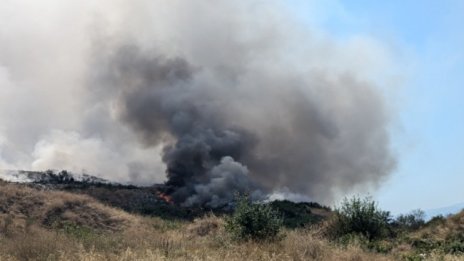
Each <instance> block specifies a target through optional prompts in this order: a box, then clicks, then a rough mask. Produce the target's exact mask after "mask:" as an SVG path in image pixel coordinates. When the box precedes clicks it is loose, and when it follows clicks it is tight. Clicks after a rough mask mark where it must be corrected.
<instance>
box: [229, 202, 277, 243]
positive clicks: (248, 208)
mask: <svg viewBox="0 0 464 261" xmlns="http://www.w3.org/2000/svg"><path fill="white" fill-rule="evenodd" d="M281 227H282V219H281V218H280V216H279V213H278V212H277V211H275V210H274V209H273V208H272V207H271V206H269V205H267V204H253V203H251V202H250V200H249V199H248V198H247V197H240V198H239V199H238V202H237V205H236V208H235V211H234V213H233V215H232V216H231V217H229V218H227V219H226V230H227V231H229V232H230V233H231V234H232V236H233V237H234V238H235V239H239V240H243V239H245V240H247V239H251V240H256V241H262V240H275V239H276V238H277V236H278V234H279V232H280V229H281Z"/></svg>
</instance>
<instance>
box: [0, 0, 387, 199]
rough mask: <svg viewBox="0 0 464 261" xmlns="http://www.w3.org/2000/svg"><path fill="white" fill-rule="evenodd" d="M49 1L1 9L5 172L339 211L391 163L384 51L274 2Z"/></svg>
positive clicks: (0, 152)
mask: <svg viewBox="0 0 464 261" xmlns="http://www.w3.org/2000/svg"><path fill="white" fill-rule="evenodd" d="M46 2H47V3H48V5H47V4H43V3H42V4H38V3H37V4H35V3H29V2H28V1H17V2H16V1H15V2H14V3H13V2H11V3H8V4H6V8H5V10H6V11H5V10H3V9H2V11H0V17H10V16H11V17H10V20H7V19H5V18H2V19H5V21H4V22H5V23H7V24H9V25H10V26H9V27H8V28H7V29H3V30H1V31H0V102H1V105H0V125H1V126H2V127H0V167H3V168H33V169H44V168H54V169H56V168H65V169H70V170H72V171H82V170H85V171H88V172H90V173H91V174H94V175H99V176H101V177H104V178H109V179H112V180H116V181H122V182H133V183H139V184H149V183H153V182H159V181H162V180H163V176H164V173H166V174H167V179H166V184H167V185H168V186H169V191H168V195H169V196H170V197H172V199H173V200H174V201H175V202H178V203H181V204H184V205H207V206H212V207H215V206H219V205H222V204H225V203H227V202H229V201H230V200H231V199H232V197H233V196H234V193H236V192H242V193H245V192H246V193H250V194H251V195H252V196H253V197H255V198H257V199H258V198H263V197H265V196H266V195H268V194H270V193H273V192H275V191H288V192H289V193H290V192H291V193H296V194H301V195H306V196H308V197H311V198H313V199H315V200H322V201H326V202H327V201H328V200H331V198H332V197H333V196H334V195H335V194H336V193H337V192H344V191H350V190H352V189H353V188H356V187H359V186H364V185H376V184H378V183H379V182H380V181H382V180H383V179H384V178H385V177H386V176H387V175H388V174H389V173H390V171H391V170H392V168H393V167H394V159H393V157H392V155H391V152H390V144H389V134H388V126H389V116H388V108H387V107H386V103H385V102H384V98H383V96H382V92H381V91H380V89H379V88H376V87H375V86H374V85H375V83H376V81H379V79H381V78H382V70H383V69H385V67H386V66H387V65H388V63H389V62H388V61H389V58H388V53H387V51H386V50H385V49H384V48H383V47H382V46H381V45H380V44H379V43H377V42H375V41H374V40H372V39H369V38H366V37H356V38H354V39H352V40H349V41H345V42H344V43H337V42H336V41H333V40H330V39H328V38H327V37H325V36H323V35H322V34H321V33H318V32H317V30H310V29H307V28H305V26H302V25H300V24H298V23H297V22H296V21H293V20H292V18H291V16H290V15H289V13H287V11H285V9H284V8H283V7H282V6H280V4H279V3H278V2H274V1H266V2H262V1H161V0H159V1H146V0H136V1H99V3H98V4H96V3H84V2H85V1H82V3H74V2H72V1H57V0H48V1H46ZM88 2H92V1H88ZM35 8H39V9H40V8H42V9H44V10H45V11H44V12H45V14H44V15H42V16H40V18H39V17H37V16H34V15H35V14H37V12H38V11H36V9H35ZM42 11H43V10H42ZM3 28H4V27H3Z"/></svg>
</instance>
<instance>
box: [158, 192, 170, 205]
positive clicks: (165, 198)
mask: <svg viewBox="0 0 464 261" xmlns="http://www.w3.org/2000/svg"><path fill="white" fill-rule="evenodd" d="M156 195H157V196H158V197H159V198H161V199H162V200H163V201H164V202H166V203H169V204H174V201H173V200H172V197H171V196H169V195H168V194H166V193H163V192H161V191H157V192H156Z"/></svg>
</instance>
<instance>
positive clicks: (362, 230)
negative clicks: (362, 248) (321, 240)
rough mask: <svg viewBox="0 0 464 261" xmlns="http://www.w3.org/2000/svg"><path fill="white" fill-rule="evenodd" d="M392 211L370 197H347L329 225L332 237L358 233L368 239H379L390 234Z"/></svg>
mask: <svg viewBox="0 0 464 261" xmlns="http://www.w3.org/2000/svg"><path fill="white" fill-rule="evenodd" d="M389 221H390V213H389V212H388V211H382V210H380V209H379V208H378V206H377V204H376V203H375V201H373V200H372V199H371V198H370V197H366V198H364V199H361V198H359V197H353V198H351V199H347V198H345V199H344V200H343V202H342V204H341V206H340V208H338V209H336V210H335V217H334V220H333V222H332V223H331V225H330V226H329V234H330V235H331V236H332V237H341V236H345V235H349V234H358V235H362V236H364V237H366V238H367V239H368V240H374V239H379V238H382V237H385V236H387V235H388V234H389Z"/></svg>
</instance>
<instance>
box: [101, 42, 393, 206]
mask: <svg viewBox="0 0 464 261" xmlns="http://www.w3.org/2000/svg"><path fill="white" fill-rule="evenodd" d="M224 48H225V49H227V46H225V47H224ZM104 59H105V62H104V64H105V66H106V67H105V66H103V68H101V72H100V74H99V75H98V77H99V78H98V80H97V81H96V86H97V87H96V88H98V87H100V88H102V86H106V88H109V89H112V90H113V91H117V92H118V93H119V96H118V99H117V101H118V102H117V111H118V113H119V116H120V119H121V120H122V121H123V122H124V123H126V124H128V125H129V126H130V127H131V128H132V129H133V130H134V131H135V132H137V133H138V134H139V137H140V141H141V142H143V143H144V144H145V145H146V146H153V145H156V144H159V143H163V144H164V149H163V156H162V159H163V161H164V163H165V164H166V173H167V177H168V180H167V182H166V184H167V185H168V186H169V187H170V188H171V190H170V191H169V193H171V195H172V196H173V198H174V200H175V201H176V202H180V203H182V204H185V205H195V204H198V205H207V206H212V207H217V206H219V205H222V204H226V203H227V202H230V201H231V200H232V198H233V195H234V193H236V192H239V193H251V194H252V195H254V196H255V197H256V198H262V197H263V194H262V193H270V192H271V191H273V190H275V189H279V188H289V189H290V190H291V191H295V192H297V193H302V194H305V195H310V196H316V194H315V193H317V194H324V195H325V194H328V193H330V188H333V187H349V186H355V185H357V184H359V183H363V182H365V181H372V180H374V181H375V180H377V179H380V178H381V177H382V176H383V175H386V174H387V173H388V172H389V170H390V168H391V166H392V162H391V159H390V156H389V153H388V150H387V145H388V137H387V132H386V129H385V120H386V118H385V115H384V113H385V112H384V111H383V110H384V109H383V108H382V106H383V105H382V99H381V97H380V96H379V95H378V94H377V93H376V92H375V90H374V89H373V88H371V87H370V86H368V85H367V84H364V83H360V82H358V81H356V80H355V79H353V78H352V77H351V76H349V75H346V76H340V78H338V79H336V80H335V81H329V80H326V79H325V78H324V75H321V74H318V73H317V74H314V75H312V76H310V77H311V78H314V82H312V83H311V84H314V85H315V86H314V87H312V86H306V84H308V83H305V82H304V80H303V79H299V77H300V76H298V75H291V74H292V72H288V73H289V74H290V75H291V77H290V78H287V77H288V76H287V75H285V71H284V72H283V74H281V75H275V74H273V73H271V72H269V73H266V72H265V71H264V72H258V73H256V74H254V73H251V74H250V72H247V71H246V68H244V70H245V71H242V70H239V71H238V72H229V71H227V70H226V71H223V70H224V69H223V68H227V67H229V66H230V63H233V61H223V62H224V63H225V64H224V65H223V66H221V69H220V70H215V69H212V72H208V71H209V70H211V69H210V68H204V67H201V66H198V65H196V64H195V61H187V60H186V59H184V58H179V57H173V58H166V57H165V56H163V55H162V54H158V53H157V52H156V51H148V52H146V53H143V52H142V51H140V50H139V49H138V48H137V47H135V46H123V47H120V48H118V49H117V51H116V52H115V53H114V54H113V55H111V56H109V57H105V58H104ZM232 67H235V65H233V66H232ZM205 73H208V75H209V77H213V79H211V78H206V79H205V78H203V77H202V75H201V74H205ZM234 74H235V75H234ZM241 74H244V75H243V76H242V75H241ZM231 75H232V76H233V78H234V79H239V78H241V77H244V78H245V77H251V79H250V80H252V82H251V83H240V82H239V81H231V80H230V79H228V78H230V77H231ZM216 77H217V79H215V78H216ZM281 77H282V78H281ZM235 84H236V85H235ZM240 85H243V86H240ZM267 85H270V86H267ZM304 88H314V92H319V93H313V94H312V95H311V93H309V94H307V93H305V92H304V91H303V89H304ZM338 88H341V89H340V90H339V89H338ZM342 88H343V89H345V90H342ZM326 89H328V90H326ZM272 92H276V93H272ZM331 92H333V93H331ZM336 92H342V94H339V93H336ZM244 102H246V104H242V103H244ZM249 103H251V104H249ZM253 103H255V104H253ZM244 108H246V109H245V110H244ZM254 117H259V119H257V121H255V119H254ZM257 184H259V185H257ZM326 196H328V195H326Z"/></svg>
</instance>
